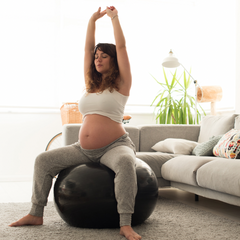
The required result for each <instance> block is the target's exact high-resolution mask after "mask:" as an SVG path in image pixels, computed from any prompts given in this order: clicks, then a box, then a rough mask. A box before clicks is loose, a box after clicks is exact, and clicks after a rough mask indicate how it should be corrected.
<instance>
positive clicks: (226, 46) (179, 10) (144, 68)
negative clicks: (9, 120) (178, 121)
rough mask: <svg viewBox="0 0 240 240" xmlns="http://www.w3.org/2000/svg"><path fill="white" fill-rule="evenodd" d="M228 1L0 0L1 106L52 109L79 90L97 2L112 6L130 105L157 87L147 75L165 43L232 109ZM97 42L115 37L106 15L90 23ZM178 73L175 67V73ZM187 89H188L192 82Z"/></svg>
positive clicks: (156, 70)
mask: <svg viewBox="0 0 240 240" xmlns="http://www.w3.org/2000/svg"><path fill="white" fill-rule="evenodd" d="M235 4H236V2H235V0H181V1H179V0H158V1H157V0H138V1H136V0H113V1H108V0H105V1H101V2H100V1H97V0H88V1H83V0H1V1H0V35H1V37H0V82H1V85H0V107H36V108H38V107H44V108H59V107H60V106H61V104H62V103H63V102H70V101H76V100H78V99H79V98H80V95H81V94H82V91H83V89H84V80H83V50H84V43H85V34H86V28H87V24H88V20H89V18H90V16H91V14H92V13H93V12H94V11H96V10H97V9H98V7H99V6H101V7H102V9H104V8H105V7H106V6H109V5H115V7H116V8H117V9H118V11H119V19H120V22H121V24H122V28H123V31H124V34H125V37H126V41H127V49H128V53H129V58H130V63H131V69H132V76H133V86H132V91H131V97H130V99H129V102H128V104H129V106H131V105H132V106H150V104H151V103H152V101H153V99H154V96H156V95H157V92H158V90H159V85H158V84H157V83H156V82H155V81H154V79H153V78H152V77H151V74H152V75H153V76H154V77H155V78H157V79H158V80H159V81H163V71H162V66H161V62H162V59H163V58H164V57H166V56H167V54H168V52H169V50H170V49H172V50H173V51H174V53H175V55H177V57H178V58H179V60H180V62H181V63H182V64H183V65H184V66H185V67H186V68H187V69H188V70H190V68H191V70H192V71H191V73H192V76H193V77H194V78H195V79H197V80H198V82H199V84H200V85H202V86H206V85H220V86H221V87H222V88H223V99H222V101H221V102H220V103H218V107H221V108H232V107H234V92H235V90H234V89H235V69H236V66H235V49H236V28H235V24H236V15H235ZM98 42H112V43H114V37H113V31H112V26H111V21H110V19H109V18H108V17H107V16H106V17H104V18H102V19H101V20H99V21H98V22H97V30H96V43H98ZM166 71H169V70H168V69H166ZM171 71H172V70H171ZM182 72H183V69H182V68H181V67H179V69H178V73H179V75H181V73H182ZM191 91H192V94H193V95H194V85H192V89H191ZM207 107H210V106H206V108H207Z"/></svg>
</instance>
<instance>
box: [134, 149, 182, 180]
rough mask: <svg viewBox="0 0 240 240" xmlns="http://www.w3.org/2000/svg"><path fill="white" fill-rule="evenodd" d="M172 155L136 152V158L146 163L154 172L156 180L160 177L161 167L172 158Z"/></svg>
mask: <svg viewBox="0 0 240 240" xmlns="http://www.w3.org/2000/svg"><path fill="white" fill-rule="evenodd" d="M175 156H178V155H174V154H168V153H160V152H137V153H136V157H137V158H140V159H141V160H143V161H144V162H146V163H147V164H148V165H149V166H150V167H151V168H152V170H153V171H154V173H155V175H156V177H157V178H160V177H162V175H161V168H162V165H163V164H164V163H165V162H167V161H168V160H170V159H172V158H174V157H175Z"/></svg>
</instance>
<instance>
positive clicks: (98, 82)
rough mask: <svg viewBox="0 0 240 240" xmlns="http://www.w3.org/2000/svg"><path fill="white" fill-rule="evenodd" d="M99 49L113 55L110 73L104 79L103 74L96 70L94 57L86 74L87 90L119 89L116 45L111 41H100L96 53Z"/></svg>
mask: <svg viewBox="0 0 240 240" xmlns="http://www.w3.org/2000/svg"><path fill="white" fill-rule="evenodd" d="M97 50H100V51H103V52H104V53H106V54H108V55H109V56H110V57H111V60H110V61H111V62H110V69H109V74H108V76H107V77H106V78H105V79H102V74H101V73H99V72H98V71H97V70H96V67H95V64H94V60H95V57H94V59H93V61H92V63H91V66H90V68H89V70H88V73H87V76H86V80H87V81H86V90H87V92H94V91H96V90H99V91H100V92H102V91H104V90H105V89H109V91H110V92H112V91H113V89H115V90H119V87H118V84H119V83H118V82H117V81H116V79H117V77H118V75H119V68H118V62H117V51H116V46H115V45H114V44H111V43H99V44H97V45H96V46H95V49H94V55H95V54H96V51H97Z"/></svg>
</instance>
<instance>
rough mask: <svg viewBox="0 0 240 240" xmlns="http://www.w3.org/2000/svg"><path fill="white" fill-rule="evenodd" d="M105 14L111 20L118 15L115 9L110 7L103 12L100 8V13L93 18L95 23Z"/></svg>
mask: <svg viewBox="0 0 240 240" xmlns="http://www.w3.org/2000/svg"><path fill="white" fill-rule="evenodd" d="M105 14H107V15H108V16H109V17H110V18H111V19H113V18H114V17H115V16H116V15H117V14H118V11H117V9H116V8H115V7H113V6H110V7H107V8H106V9H105V10H103V11H102V12H101V7H99V8H98V11H97V12H95V13H94V14H93V15H92V18H93V19H94V21H96V20H98V19H99V18H101V17H103V16H104V15H105Z"/></svg>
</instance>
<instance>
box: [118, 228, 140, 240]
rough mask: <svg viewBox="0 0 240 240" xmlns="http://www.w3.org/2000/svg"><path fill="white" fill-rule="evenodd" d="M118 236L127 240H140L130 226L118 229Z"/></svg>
mask: <svg viewBox="0 0 240 240" xmlns="http://www.w3.org/2000/svg"><path fill="white" fill-rule="evenodd" d="M120 234H121V235H123V236H124V237H125V238H126V239H128V240H139V239H142V237H141V236H140V235H138V234H137V233H136V232H134V231H133V229H132V227H131V226H122V227H121V228H120Z"/></svg>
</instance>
